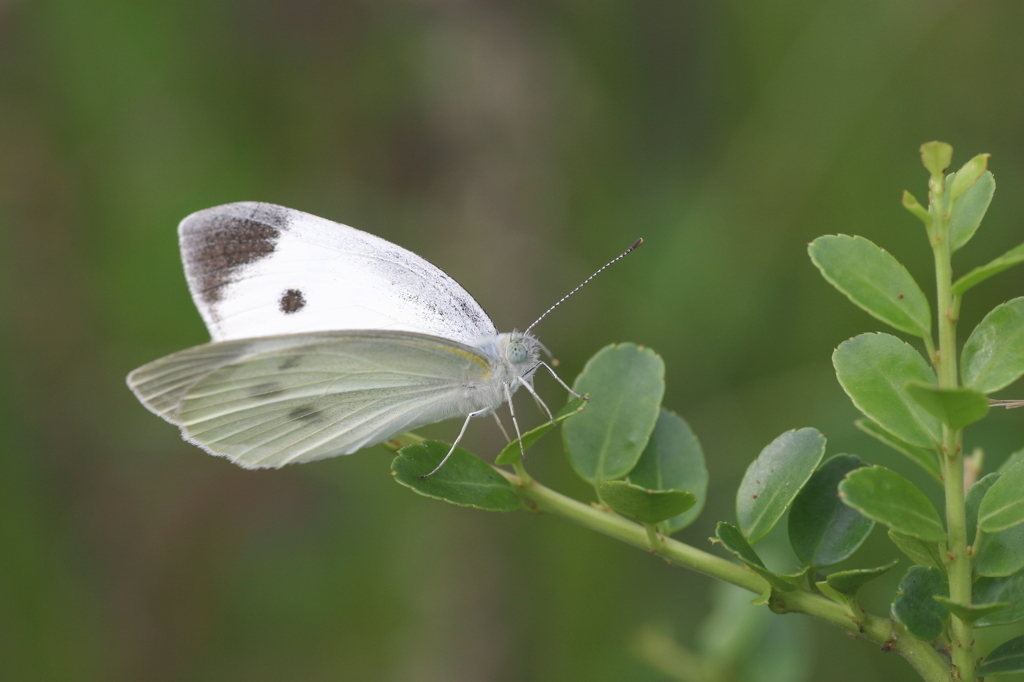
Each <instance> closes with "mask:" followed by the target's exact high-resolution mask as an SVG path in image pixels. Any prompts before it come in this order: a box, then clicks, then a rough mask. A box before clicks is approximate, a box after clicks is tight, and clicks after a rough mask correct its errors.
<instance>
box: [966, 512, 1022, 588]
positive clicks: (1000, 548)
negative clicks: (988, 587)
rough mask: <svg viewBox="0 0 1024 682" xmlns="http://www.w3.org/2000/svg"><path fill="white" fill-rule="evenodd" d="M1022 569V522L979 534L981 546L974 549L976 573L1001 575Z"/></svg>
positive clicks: (1011, 573) (993, 575)
mask: <svg viewBox="0 0 1024 682" xmlns="http://www.w3.org/2000/svg"><path fill="white" fill-rule="evenodd" d="M1021 569H1024V524H1018V525H1016V526H1013V527H1012V528H1007V529H1006V530H1003V531H999V532H998V533H991V534H986V535H983V536H981V547H976V548H975V550H974V570H975V571H976V572H977V574H978V575H985V576H992V577H1002V576H1008V575H1013V574H1014V573H1016V572H1018V571H1020V570H1021Z"/></svg>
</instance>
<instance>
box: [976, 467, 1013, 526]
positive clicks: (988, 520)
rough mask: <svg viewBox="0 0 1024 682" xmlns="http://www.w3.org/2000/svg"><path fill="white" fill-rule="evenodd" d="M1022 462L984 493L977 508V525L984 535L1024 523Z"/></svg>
mask: <svg viewBox="0 0 1024 682" xmlns="http://www.w3.org/2000/svg"><path fill="white" fill-rule="evenodd" d="M1022 491H1024V462H1018V463H1017V464H1015V465H1013V466H1012V467H1010V468H1009V469H1007V470H1006V471H1005V472H1004V473H1002V474H1000V476H999V480H998V481H996V482H995V483H993V484H992V487H991V488H989V489H988V492H987V493H985V497H984V498H983V499H982V500H981V505H980V506H979V507H978V524H979V525H980V526H981V530H982V531H984V532H986V533H998V532H999V531H1001V530H1006V529H1007V528H1011V527H1013V526H1016V525H1017V524H1018V523H1021V522H1024V494H1022Z"/></svg>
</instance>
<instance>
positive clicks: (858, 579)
mask: <svg viewBox="0 0 1024 682" xmlns="http://www.w3.org/2000/svg"><path fill="white" fill-rule="evenodd" d="M898 563H899V560H898V559H897V560H896V561H893V562H891V563H888V564H886V565H885V566H879V567H878V568H857V569H853V570H851V571H838V572H836V573H830V574H829V576H828V577H827V578H825V582H826V583H828V586H829V587H831V588H832V589H833V590H835V591H836V592H839V593H840V594H842V595H844V596H847V597H853V596H855V595H856V594H857V591H858V590H860V588H862V587H864V585H866V584H867V583H869V582H871V581H872V580H874V579H875V578H877V577H878V576H880V575H883V574H884V573H888V572H889V570H890V569H892V567H893V566H895V565H896V564H898Z"/></svg>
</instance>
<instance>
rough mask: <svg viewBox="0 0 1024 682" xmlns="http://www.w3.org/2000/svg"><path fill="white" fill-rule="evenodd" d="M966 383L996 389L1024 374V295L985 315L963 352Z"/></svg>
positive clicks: (991, 391) (992, 390) (993, 390)
mask: <svg viewBox="0 0 1024 682" xmlns="http://www.w3.org/2000/svg"><path fill="white" fill-rule="evenodd" d="M960 361H961V363H962V369H961V376H962V377H963V381H964V385H965V386H969V387H971V388H973V389H976V390H978V391H981V392H982V393H993V392H995V391H998V390H999V389H1001V388H1005V387H1006V386H1009V385H1010V384H1012V383H1013V382H1014V381H1016V380H1017V379H1019V378H1020V377H1021V375H1022V374H1024V297H1021V298H1015V299H1013V300H1012V301H1007V302H1006V303H1003V304H1001V305H998V306H996V307H995V308H993V309H992V312H990V313H989V314H988V315H986V316H985V319H983V320H982V321H981V322H980V323H979V324H978V326H977V327H975V328H974V331H973V332H971V336H970V338H968V339H967V343H965V344H964V349H963V352H962V353H961V354H960Z"/></svg>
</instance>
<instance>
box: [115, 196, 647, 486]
mask: <svg viewBox="0 0 1024 682" xmlns="http://www.w3.org/2000/svg"><path fill="white" fill-rule="evenodd" d="M178 236H179V241H180V246H181V257H182V261H183V263H184V267H185V276H186V279H187V280H188V286H189V291H190V292H191V294H192V299H193V301H194V302H195V304H196V307H197V308H198V309H199V313H200V315H201V316H202V318H203V321H204V322H205V323H206V326H207V328H208V329H209V332H210V336H211V342H210V343H207V344H203V345H200V346H195V347H193V348H188V349H186V350H183V351H180V352H178V353H174V354H172V355H168V356H166V357H163V358H160V359H158V360H155V361H153V362H150V363H149V364H146V365H143V366H142V367H139V368H138V369H136V370H134V371H133V372H131V373H130V374H129V375H128V386H129V388H131V390H132V391H133V392H134V393H135V395H136V396H137V397H138V399H139V400H140V401H141V402H142V404H143V405H144V406H145V407H146V408H148V409H149V410H150V411H152V412H154V413H155V414H157V415H158V416H160V417H162V418H163V419H165V420H167V421H168V422H170V423H172V424H175V425H176V426H178V427H179V428H180V429H181V434H182V436H183V437H184V439H185V440H186V441H188V442H189V443H192V444H194V445H197V446H198V447H200V448H202V449H203V450H205V451H206V452H209V453H210V454H213V455H219V456H223V457H227V458H228V459H230V460H231V461H233V462H235V463H236V464H239V465H241V466H243V467H246V468H261V467H281V466H284V465H286V464H292V463H297V462H310V461H313V460H318V459H323V458H326V457H333V456H335V455H348V454H351V453H354V452H356V451H357V450H360V449H362V448H364V447H368V446H371V445H375V444H377V443H381V442H383V441H386V440H389V439H391V438H393V437H395V436H397V435H399V434H401V433H405V432H407V431H410V430H413V429H416V428H419V427H421V426H424V425H427V424H432V423H435V422H439V421H443V420H446V419H450V418H454V417H462V418H464V421H463V425H462V429H461V431H460V432H459V436H458V438H457V439H456V440H455V443H454V444H453V445H452V449H451V451H449V453H448V454H449V456H450V455H451V452H453V451H454V449H455V445H457V444H458V442H459V440H461V438H462V436H463V434H465V432H466V428H467V426H468V425H469V422H470V420H471V419H472V418H473V417H479V416H482V415H487V414H493V413H494V411H495V410H496V409H497V408H498V407H500V406H501V405H503V404H504V403H506V402H507V403H508V404H509V407H510V409H511V410H512V418H513V422H514V423H515V426H516V433H517V435H518V433H519V427H518V423H516V422H515V412H514V408H513V407H512V395H513V394H514V393H515V392H516V391H517V390H518V389H519V388H520V387H523V388H524V389H526V390H527V391H528V392H529V393H531V394H532V395H533V396H534V397H535V398H537V400H538V402H539V404H540V405H542V406H543V408H544V410H545V411H546V412H547V413H548V416H549V417H550V416H551V412H550V410H548V409H547V406H546V405H544V403H543V401H541V400H540V398H539V397H538V396H537V394H536V392H535V391H534V388H533V376H534V373H535V372H536V371H537V370H538V369H539V368H541V367H545V368H547V369H548V371H550V372H551V374H552V375H553V376H554V377H555V378H556V379H557V380H558V381H559V383H561V384H562V385H563V386H564V387H565V388H566V389H567V390H569V391H570V392H572V389H570V388H569V387H568V386H567V385H566V384H565V383H564V382H562V380H561V379H558V376H557V374H555V372H554V370H552V369H551V367H550V365H548V364H547V363H546V362H544V360H542V359H541V352H542V351H544V350H545V349H544V347H543V345H542V344H541V343H540V341H538V340H537V338H536V337H535V336H533V335H532V334H530V329H532V327H533V326H534V325H535V324H536V322H535V323H534V325H530V327H529V328H527V330H526V331H524V332H519V331H512V332H510V333H502V334H499V333H498V331H497V330H496V329H495V326H494V323H493V322H492V321H491V319H490V317H488V316H487V314H486V313H485V312H484V310H483V308H482V307H481V306H480V304H479V303H477V302H476V300H475V299H474V298H473V297H472V296H471V295H470V294H469V293H468V292H467V291H466V290H465V289H463V288H462V287H461V286H460V285H459V284H458V283H457V282H456V281H455V280H453V279H452V278H451V277H449V276H448V275H447V274H445V273H444V272H443V271H441V270H440V269H439V268H437V267H435V266H434V265H432V264H430V263H429V262H427V261H426V260H424V259H423V258H421V257H419V256H417V255H416V254H414V253H412V252H410V251H408V250H406V249H403V248H401V247H399V246H396V245H395V244H392V243H390V242H388V241H385V240H384V239H381V238H380V237H376V236H374V235H371V234H368V233H366V232H362V231H360V230H356V229H354V228H351V227H348V226H345V225H341V224H339V223H335V222H332V221H329V220H326V219H324V218H318V217H316V216H313V215H310V214H308V213H303V212H301V211H296V210H294V209H290V208H285V207H283V206H276V205H274V204H267V203H256V202H239V203H233V204H225V205H223V206H216V207H213V208H208V209H205V210H202V211H198V212H196V213H193V214H192V215H190V216H188V217H186V218H185V219H184V220H182V222H181V224H180V225H179V227H178ZM641 241H642V240H638V241H637V243H636V244H634V245H633V246H632V247H631V248H630V249H629V250H628V251H626V253H629V251H632V249H633V248H636V246H638V245H639V243H640V242H641ZM624 255H626V254H625V253H623V254H622V255H621V256H619V258H621V257H622V256H624ZM615 260H618V258H616V259H614V260H613V261H611V262H615ZM611 262H610V263H608V265H610V264H611ZM608 265H606V266H605V267H607V266H608ZM603 269H604V268H601V269H600V270H598V271H597V272H595V273H594V275H591V277H590V278H588V279H587V280H586V281H585V282H583V284H586V283H587V282H588V281H590V279H592V278H593V277H594V276H596V275H597V274H598V272H600V271H601V270H603ZM583 284H581V285H580V286H579V287H577V288H576V289H574V290H573V293H574V292H575V291H576V290H578V289H579V288H580V287H582V286H583ZM569 295H571V293H570V294H569ZM565 298H568V296H566V297H563V299H562V300H565ZM559 303H561V301H559ZM557 305H558V303H556V304H555V306H552V307H551V308H549V309H548V312H550V311H551V310H553V309H554V308H555V307H556V306H557ZM545 315H547V312H546V313H545V314H544V315H542V316H541V318H539V319H538V320H537V322H539V321H540V319H543V317H544V316H545ZM495 417H497V415H496V414H495ZM499 425H500V420H499ZM502 430H504V429H502ZM446 459H447V457H446ZM443 463H444V462H442V463H441V464H443ZM440 466H441V465H438V468H440ZM435 471H436V469H435ZM431 473H433V472H431Z"/></svg>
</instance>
